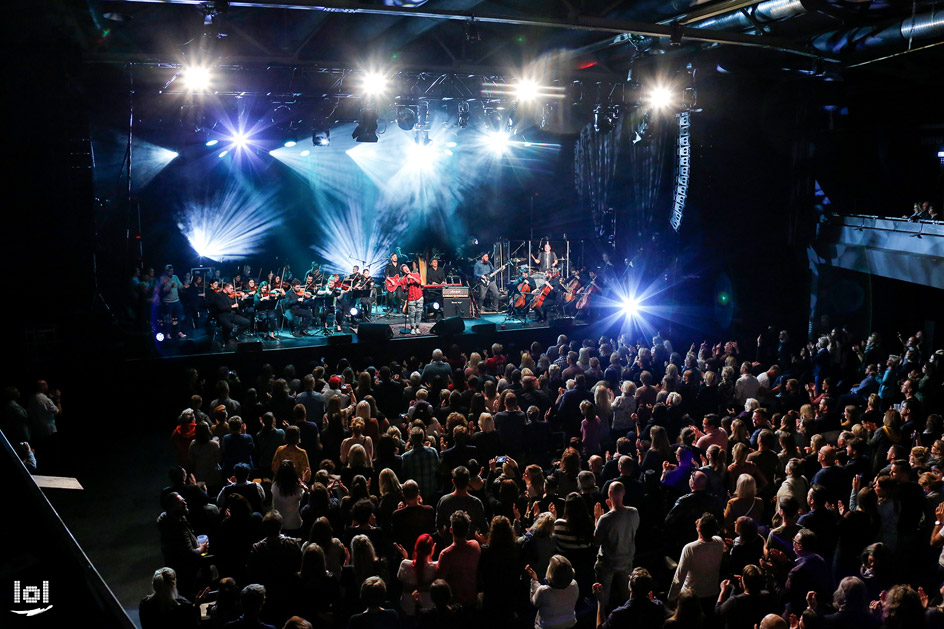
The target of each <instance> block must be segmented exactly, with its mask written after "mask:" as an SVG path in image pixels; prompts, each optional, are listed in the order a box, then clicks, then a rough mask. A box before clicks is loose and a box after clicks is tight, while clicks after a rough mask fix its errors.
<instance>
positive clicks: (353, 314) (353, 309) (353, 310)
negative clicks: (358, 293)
mask: <svg viewBox="0 0 944 629" xmlns="http://www.w3.org/2000/svg"><path fill="white" fill-rule="evenodd" d="M348 312H349V313H350V315H351V316H352V317H356V316H357V313H358V312H360V310H358V309H357V308H351V309H350V310H349V311H348Z"/></svg>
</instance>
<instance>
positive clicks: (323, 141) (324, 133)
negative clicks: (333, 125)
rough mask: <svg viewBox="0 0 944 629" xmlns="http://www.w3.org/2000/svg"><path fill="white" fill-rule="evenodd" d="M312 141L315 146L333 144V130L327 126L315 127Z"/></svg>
mask: <svg viewBox="0 0 944 629" xmlns="http://www.w3.org/2000/svg"><path fill="white" fill-rule="evenodd" d="M311 143H312V144H314V145H315V146H329V145H330V144H331V130H330V129H327V128H324V129H313V130H312V132H311Z"/></svg>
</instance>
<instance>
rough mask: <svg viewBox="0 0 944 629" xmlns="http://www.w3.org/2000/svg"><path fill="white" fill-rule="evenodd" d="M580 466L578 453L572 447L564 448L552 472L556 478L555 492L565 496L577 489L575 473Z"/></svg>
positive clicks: (578, 470)
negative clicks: (557, 464) (558, 463)
mask: <svg viewBox="0 0 944 629" xmlns="http://www.w3.org/2000/svg"><path fill="white" fill-rule="evenodd" d="M580 468H581V458H580V453H579V452H578V451H577V450H576V449H574V448H567V449H566V450H564V454H563V455H561V460H560V465H559V466H558V468H557V469H556V470H554V473H553V474H552V476H554V477H555V478H556V479H557V494H558V495H559V496H566V495H567V494H569V493H570V492H572V491H577V489H578V487H577V474H579V473H580Z"/></svg>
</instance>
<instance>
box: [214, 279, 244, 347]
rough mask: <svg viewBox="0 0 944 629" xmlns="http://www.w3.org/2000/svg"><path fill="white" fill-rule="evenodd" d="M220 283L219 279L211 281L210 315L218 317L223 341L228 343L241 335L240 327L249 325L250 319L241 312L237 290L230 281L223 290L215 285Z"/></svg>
mask: <svg viewBox="0 0 944 629" xmlns="http://www.w3.org/2000/svg"><path fill="white" fill-rule="evenodd" d="M217 285H219V281H218V280H215V279H214V280H213V281H212V282H211V283H210V288H211V289H213V290H210V291H209V292H208V293H207V306H208V307H209V309H210V316H212V317H216V320H217V321H219V322H220V326H222V328H223V341H224V342H226V343H228V342H230V341H233V340H236V339H237V338H238V337H239V332H240V329H241V328H242V329H245V328H248V327H249V319H247V318H246V317H244V316H242V315H241V314H239V303H238V302H237V301H236V291H234V290H233V285H232V284H231V283H229V282H226V283H225V284H223V290H221V291H217V290H215V289H214V287H215V286H217Z"/></svg>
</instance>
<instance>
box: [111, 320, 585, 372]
mask: <svg viewBox="0 0 944 629" xmlns="http://www.w3.org/2000/svg"><path fill="white" fill-rule="evenodd" d="M447 321H449V320H447ZM461 322H462V324H463V325H462V328H463V329H462V330H461V331H459V332H458V333H456V332H455V331H453V330H447V333H445V334H432V333H431V332H430V330H431V329H432V327H433V325H434V324H435V322H434V321H429V322H422V323H421V324H420V329H421V332H422V334H420V335H411V334H404V333H402V331H403V330H405V329H406V327H405V325H404V321H403V317H402V316H379V317H377V316H375V317H374V318H373V323H374V324H376V325H375V326H374V328H373V329H372V330H369V331H367V330H366V328H360V327H359V326H358V327H355V328H354V329H352V328H351V326H349V325H348V323H347V322H346V323H345V325H343V326H342V331H341V332H337V331H334V332H331V333H330V334H327V335H326V334H323V333H321V332H319V333H317V334H312V335H310V336H293V335H292V334H291V333H289V332H288V331H287V330H283V331H281V332H278V333H277V338H276V340H274V341H273V340H264V339H263V338H262V335H261V334H257V335H250V334H245V335H243V336H241V337H240V339H241V340H239V341H237V342H230V343H228V344H225V345H224V344H222V343H220V342H218V341H217V340H215V339H212V338H211V336H210V335H208V334H207V332H206V331H205V330H201V329H197V330H194V331H191V332H189V333H188V335H187V338H185V339H181V340H173V339H168V340H165V341H164V342H161V343H158V342H156V341H155V340H154V339H153V338H152V339H150V346H151V351H150V352H149V353H148V355H147V356H138V357H135V358H130V359H129V362H133V363H140V362H151V361H154V360H157V361H159V362H165V361H167V360H176V361H189V362H193V361H195V360H196V361H198V362H201V363H204V362H207V361H210V362H218V360H215V359H220V358H223V359H226V360H228V361H231V360H232V359H234V358H236V357H250V356H254V357H258V356H260V355H265V360H266V361H267V362H278V363H282V362H291V361H297V360H299V358H297V357H302V358H301V360H302V361H305V360H312V359H313V358H312V357H317V358H318V359H320V358H321V357H325V358H326V359H336V358H342V357H343V358H353V357H364V356H370V357H375V358H383V359H384V360H391V359H400V360H402V359H403V358H405V357H407V356H410V355H413V354H416V355H423V354H424V353H425V352H426V351H427V349H426V348H427V346H429V349H430V351H431V349H432V348H435V347H440V348H442V349H444V350H445V349H446V346H447V345H453V344H456V345H459V346H460V347H461V348H462V349H463V351H476V350H478V349H482V348H487V347H488V346H489V345H491V344H492V343H495V342H498V343H502V344H503V345H505V344H507V343H509V342H510V343H512V344H513V345H516V346H519V347H522V348H526V347H528V346H529V345H530V343H531V340H537V341H539V342H542V343H543V344H544V345H545V347H546V346H547V343H549V342H554V341H556V339H557V336H558V335H559V334H567V335H568V336H570V335H572V334H576V335H579V336H580V338H583V336H586V335H587V334H589V333H590V328H592V327H594V326H592V325H587V324H586V323H585V322H582V321H579V320H574V319H572V318H556V319H555V318H551V319H550V320H549V321H547V322H538V321H535V320H534V319H533V315H532V317H531V318H529V320H527V321H522V320H520V319H508V318H507V317H506V315H505V314H504V313H495V314H483V315H482V316H480V317H479V318H474V319H462V320H461ZM384 325H386V326H389V329H390V331H391V335H390V337H389V338H384V336H383V334H382V333H383V332H384V330H383V328H382V327H381V326H384ZM313 329H314V328H313ZM378 331H379V332H380V334H378ZM358 332H360V334H359V333H358ZM216 336H217V337H219V336H221V334H220V333H218V332H217V334H216ZM527 339H530V340H527ZM526 340H527V342H525V341H526ZM313 351H314V352H313ZM226 357H230V358H228V359H227V358H226Z"/></svg>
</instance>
